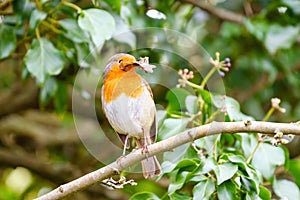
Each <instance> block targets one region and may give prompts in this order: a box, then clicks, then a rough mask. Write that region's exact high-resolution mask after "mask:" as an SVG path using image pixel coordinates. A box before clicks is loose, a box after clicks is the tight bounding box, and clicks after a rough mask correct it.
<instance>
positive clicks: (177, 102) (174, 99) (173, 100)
mask: <svg viewBox="0 0 300 200" xmlns="http://www.w3.org/2000/svg"><path fill="white" fill-rule="evenodd" d="M189 95H190V92H188V91H187V90H185V89H183V88H173V89H171V90H169V91H168V92H167V95H166V99H167V100H168V102H169V104H168V107H167V111H168V113H170V112H174V111H182V110H185V109H186V107H185V99H186V97H187V96H189Z"/></svg>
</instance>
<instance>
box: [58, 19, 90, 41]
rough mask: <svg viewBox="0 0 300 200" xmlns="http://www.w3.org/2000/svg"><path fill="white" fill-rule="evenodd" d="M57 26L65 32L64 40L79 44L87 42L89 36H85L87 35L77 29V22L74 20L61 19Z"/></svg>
mask: <svg viewBox="0 0 300 200" xmlns="http://www.w3.org/2000/svg"><path fill="white" fill-rule="evenodd" d="M59 24H60V25H61V26H62V27H63V29H64V30H65V32H64V36H66V38H68V39H70V40H72V41H73V42H75V43H81V42H88V41H89V38H88V37H89V36H88V35H87V33H86V32H84V31H83V30H82V29H81V28H80V27H79V25H78V24H77V21H75V20H74V19H63V20H61V21H60V22H59Z"/></svg>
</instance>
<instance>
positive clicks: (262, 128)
mask: <svg viewBox="0 0 300 200" xmlns="http://www.w3.org/2000/svg"><path fill="white" fill-rule="evenodd" d="M277 130H280V131H281V132H283V133H284V134H296V135H300V123H299V122H297V123H273V122H259V121H251V122H248V121H247V123H246V122H212V123H210V124H206V125H203V126H199V127H195V128H192V129H189V130H186V131H184V132H182V133H180V134H178V135H175V136H173V137H170V138H168V139H166V140H163V141H160V142H157V143H154V144H152V145H150V146H148V150H149V153H148V155H147V156H153V155H156V154H158V153H161V152H166V151H170V150H172V149H174V148H176V147H178V146H180V145H182V144H185V143H188V142H192V141H194V140H196V139H199V138H202V137H205V136H209V135H215V134H219V133H238V132H260V133H265V134H274V133H275V132H276V131H277ZM145 158H146V155H145V154H142V152H141V149H138V150H136V151H133V152H131V153H130V154H128V155H127V156H126V158H124V159H120V160H118V162H117V161H115V162H113V163H111V164H109V165H107V166H106V167H103V168H100V169H98V170H96V171H93V172H91V173H89V174H86V175H84V176H82V177H80V178H78V179H76V180H73V181H71V182H69V183H66V184H64V185H61V186H59V187H58V188H56V189H55V190H53V191H51V192H49V193H48V194H45V195H43V196H41V197H39V198H37V199H36V200H50V199H51V200H54V199H62V198H64V197H66V196H68V195H70V194H72V193H75V192H77V191H80V190H83V189H85V188H87V187H89V186H91V185H93V184H96V183H99V182H101V181H102V180H104V179H105V178H108V177H110V176H112V175H114V174H118V173H119V172H120V171H122V170H124V169H126V168H128V167H129V166H132V165H134V164H135V163H137V162H139V161H141V160H143V159H145Z"/></svg>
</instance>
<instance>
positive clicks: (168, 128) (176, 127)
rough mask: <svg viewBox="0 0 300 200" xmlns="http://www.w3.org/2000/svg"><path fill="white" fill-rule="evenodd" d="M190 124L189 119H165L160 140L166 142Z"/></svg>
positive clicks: (160, 131) (160, 132)
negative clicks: (165, 140)
mask: <svg viewBox="0 0 300 200" xmlns="http://www.w3.org/2000/svg"><path fill="white" fill-rule="evenodd" d="M188 122H189V119H187V118H182V119H173V118H168V119H165V120H164V121H163V124H162V126H161V128H160V130H159V133H158V135H159V138H161V140H164V139H166V138H169V137H171V136H174V135H176V134H177V133H180V132H181V131H183V130H184V129H185V128H186V126H187V124H188Z"/></svg>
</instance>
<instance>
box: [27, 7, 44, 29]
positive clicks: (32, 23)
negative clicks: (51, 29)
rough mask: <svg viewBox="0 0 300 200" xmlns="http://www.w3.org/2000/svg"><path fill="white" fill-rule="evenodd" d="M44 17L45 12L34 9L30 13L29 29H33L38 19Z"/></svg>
mask: <svg viewBox="0 0 300 200" xmlns="http://www.w3.org/2000/svg"><path fill="white" fill-rule="evenodd" d="M46 17H47V13H45V12H43V11H40V10H39V9H34V10H33V11H32V13H31V15H30V20H29V30H30V31H32V30H34V29H35V28H36V27H37V25H38V24H39V23H40V21H42V20H44V19H45V18H46Z"/></svg>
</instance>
